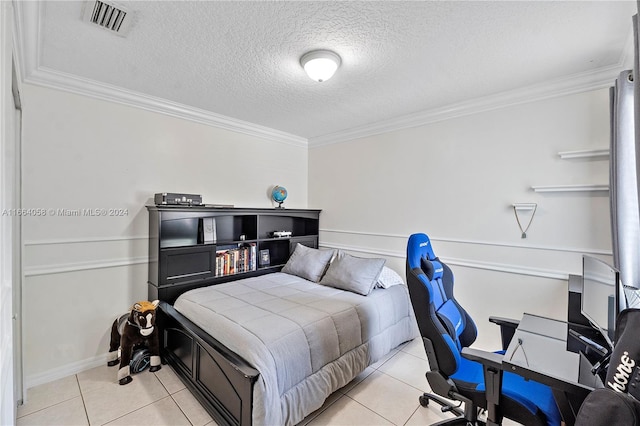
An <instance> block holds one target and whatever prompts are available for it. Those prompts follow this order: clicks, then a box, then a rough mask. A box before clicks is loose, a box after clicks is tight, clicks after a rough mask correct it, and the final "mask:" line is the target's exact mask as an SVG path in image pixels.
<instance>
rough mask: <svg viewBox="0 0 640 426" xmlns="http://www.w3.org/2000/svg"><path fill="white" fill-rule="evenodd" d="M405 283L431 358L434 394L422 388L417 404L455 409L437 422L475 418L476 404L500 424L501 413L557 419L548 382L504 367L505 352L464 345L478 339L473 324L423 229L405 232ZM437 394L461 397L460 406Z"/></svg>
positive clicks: (534, 421) (539, 420)
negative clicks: (521, 374) (507, 370)
mask: <svg viewBox="0 0 640 426" xmlns="http://www.w3.org/2000/svg"><path fill="white" fill-rule="evenodd" d="M407 285H408V287H409V294H410V297H411V303H412V305H413V311H414V312H415V316H416V320H417V322H418V328H419V329H420V334H421V336H422V340H423V343H424V347H425V350H426V352H427V359H428V361H429V368H430V371H428V372H427V374H426V376H427V381H428V382H429V386H430V387H431V389H432V391H433V392H435V393H436V394H437V395H433V394H427V393H425V394H424V395H422V396H421V397H420V404H421V405H423V406H426V405H428V403H429V400H434V401H436V402H438V403H439V404H440V405H442V406H443V411H453V412H454V413H456V414H458V417H455V418H452V419H448V420H445V421H443V422H441V423H438V424H476V423H478V420H477V415H478V408H483V409H486V410H487V424H500V423H501V422H502V418H503V416H504V417H507V418H509V419H512V420H515V421H517V422H519V423H522V424H524V425H540V426H542V425H549V426H557V425H559V424H560V420H561V418H560V412H559V411H558V407H557V406H556V403H555V401H554V399H553V395H552V393H551V389H550V388H549V387H547V386H545V385H542V384H540V383H537V382H534V381H525V380H524V379H523V378H522V377H521V376H518V375H516V374H513V373H509V372H503V371H502V353H504V352H502V353H499V352H497V353H492V352H486V351H480V350H477V349H471V348H469V347H468V346H469V345H471V344H472V343H473V342H474V341H475V339H476V335H477V330H476V326H475V324H474V322H473V320H472V319H471V317H470V316H469V315H468V314H467V312H466V311H465V310H464V309H463V308H462V307H461V306H460V305H459V304H458V302H457V301H456V299H455V298H454V296H453V273H452V272H451V269H449V267H448V266H447V265H445V264H444V263H442V262H440V260H439V259H438V258H437V257H436V256H435V254H434V252H433V249H432V247H431V241H430V240H429V237H427V236H426V235H425V234H413V235H411V237H409V242H408V244H407ZM492 322H496V323H500V322H501V321H500V319H492ZM516 324H517V323H516ZM516 324H513V325H512V329H511V331H510V333H505V334H503V345H504V348H506V346H507V345H508V341H509V340H510V338H511V336H513V331H514V328H513V326H515V325H516ZM438 395H440V396H442V397H445V398H449V399H453V400H457V401H461V402H462V403H464V412H462V411H460V410H458V409H457V408H454V407H452V406H451V405H450V402H448V401H445V400H443V399H442V398H440V397H438Z"/></svg>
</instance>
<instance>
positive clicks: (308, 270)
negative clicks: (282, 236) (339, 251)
mask: <svg viewBox="0 0 640 426" xmlns="http://www.w3.org/2000/svg"><path fill="white" fill-rule="evenodd" d="M334 253H335V250H319V249H314V248H311V247H307V246H304V245H302V244H300V243H298V244H296V248H295V250H294V251H293V254H292V255H291V257H289V260H288V261H287V263H286V264H285V265H284V267H283V268H282V272H285V273H287V274H291V275H297V276H299V277H301V278H304V279H306V280H309V281H313V282H314V283H317V282H318V281H320V278H322V275H323V274H324V272H325V271H326V270H327V265H328V264H329V261H330V260H331V258H332V257H333V254H334Z"/></svg>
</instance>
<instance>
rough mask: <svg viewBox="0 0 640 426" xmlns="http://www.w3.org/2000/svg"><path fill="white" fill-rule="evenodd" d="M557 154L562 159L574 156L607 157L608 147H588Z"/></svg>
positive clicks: (608, 153) (569, 158)
mask: <svg viewBox="0 0 640 426" xmlns="http://www.w3.org/2000/svg"><path fill="white" fill-rule="evenodd" d="M558 155H559V156H560V158H561V159H563V160H571V159H574V158H609V155H610V151H609V148H601V149H588V150H582V151H563V152H559V153H558Z"/></svg>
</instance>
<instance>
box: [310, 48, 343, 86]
mask: <svg viewBox="0 0 640 426" xmlns="http://www.w3.org/2000/svg"><path fill="white" fill-rule="evenodd" d="M341 62H342V61H341V60H340V56H338V54H337V53H334V52H332V51H330V50H313V51H311V52H307V53H305V54H304V55H302V58H300V65H302V68H304V70H305V72H306V73H307V75H308V76H309V77H311V79H312V80H315V81H318V82H320V83H321V82H323V81H327V80H329V79H330V78H331V77H333V74H334V73H335V72H336V70H337V69H338V67H339V66H340V63H341Z"/></svg>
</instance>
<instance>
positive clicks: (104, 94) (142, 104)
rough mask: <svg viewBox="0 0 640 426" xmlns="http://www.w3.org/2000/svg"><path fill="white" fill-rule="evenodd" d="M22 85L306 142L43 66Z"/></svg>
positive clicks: (281, 139)
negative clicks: (32, 85) (55, 90)
mask: <svg viewBox="0 0 640 426" xmlns="http://www.w3.org/2000/svg"><path fill="white" fill-rule="evenodd" d="M25 81H26V82H27V83H31V84H35V85H38V86H43V87H47V88H51V89H58V90H64V91H67V92H71V93H76V94H79V95H84V96H89V97H91V98H95V99H100V100H105V101H110V102H115V103H119V104H123V105H128V106H133V107H137V108H140V109H143V110H147V111H152V112H158V113H161V114H166V115H169V116H172V117H176V118H181V119H183V120H190V121H195V122H196V123H200V124H205V125H208V126H212V127H217V128H220V129H225V130H230V131H232V132H238V133H242V134H245V135H249V136H255V137H258V138H264V139H268V140H271V141H274V142H281V143H286V144H289V145H295V146H300V147H306V146H307V139H306V138H303V137H301V136H296V135H293V134H291V133H286V132H282V131H280V130H276V129H271V128H269V127H265V126H260V125H258V124H253V123H250V122H248V121H243V120H238V119H236V118H232V117H227V116H224V115H221V114H216V113H214V112H210V111H206V110H203V109H200V108H195V107H191V106H188V105H184V104H180V103H177V102H173V101H170V100H167V99H162V98H158V97H155V96H150V95H145V94H144V93H139V92H135V91H132V90H127V89H123V88H120V87H116V86H112V85H110V84H106V83H101V82H98V81H95V80H89V79H86V78H82V77H78V76H75V75H71V74H67V73H63V72H60V71H56V70H53V69H49V68H46V67H43V66H38V68H37V69H34V70H31V72H30V73H29V74H28V75H27V77H26V79H25Z"/></svg>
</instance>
